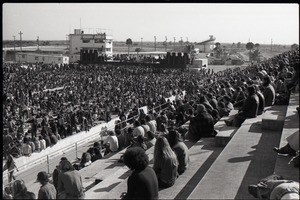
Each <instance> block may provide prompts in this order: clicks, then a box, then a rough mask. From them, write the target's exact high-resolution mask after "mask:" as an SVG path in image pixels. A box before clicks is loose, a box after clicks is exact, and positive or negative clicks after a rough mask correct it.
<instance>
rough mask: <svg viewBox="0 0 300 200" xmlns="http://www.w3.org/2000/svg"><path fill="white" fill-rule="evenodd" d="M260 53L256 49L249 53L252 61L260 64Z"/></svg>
mask: <svg viewBox="0 0 300 200" xmlns="http://www.w3.org/2000/svg"><path fill="white" fill-rule="evenodd" d="M261 56H262V55H261V52H260V51H259V50H258V49H255V50H254V51H253V52H251V53H250V57H251V60H252V61H257V62H260V58H261Z"/></svg>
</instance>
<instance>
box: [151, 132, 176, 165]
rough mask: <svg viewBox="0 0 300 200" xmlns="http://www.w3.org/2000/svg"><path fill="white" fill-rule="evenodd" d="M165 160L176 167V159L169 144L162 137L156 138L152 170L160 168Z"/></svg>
mask: <svg viewBox="0 0 300 200" xmlns="http://www.w3.org/2000/svg"><path fill="white" fill-rule="evenodd" d="M166 158H170V159H171V161H172V164H173V165H176V166H177V165H178V161H177V157H176V154H175V153H174V151H173V150H172V149H171V147H170V144H169V142H168V140H167V138H165V137H164V136H160V137H158V138H157V140H156V142H155V146H154V164H153V168H160V166H161V164H162V163H164V160H165V159H166Z"/></svg>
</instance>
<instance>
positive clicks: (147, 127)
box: [141, 118, 150, 133]
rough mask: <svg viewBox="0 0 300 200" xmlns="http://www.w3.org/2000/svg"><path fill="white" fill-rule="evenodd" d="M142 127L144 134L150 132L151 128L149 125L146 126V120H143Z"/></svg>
mask: <svg viewBox="0 0 300 200" xmlns="http://www.w3.org/2000/svg"><path fill="white" fill-rule="evenodd" d="M141 126H142V128H143V129H144V133H147V132H148V131H150V127H149V125H147V124H146V120H145V119H144V118H143V119H141Z"/></svg>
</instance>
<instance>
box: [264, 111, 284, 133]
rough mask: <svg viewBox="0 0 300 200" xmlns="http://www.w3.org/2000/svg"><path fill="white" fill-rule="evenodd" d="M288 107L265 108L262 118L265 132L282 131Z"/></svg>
mask: <svg viewBox="0 0 300 200" xmlns="http://www.w3.org/2000/svg"><path fill="white" fill-rule="evenodd" d="M286 107H287V106H278V105H273V106H271V107H267V108H265V112H264V113H263V118H262V127H261V128H262V129H263V130H274V131H276V130H282V128H283V125H284V120H285V115H286V110H287V109H286Z"/></svg>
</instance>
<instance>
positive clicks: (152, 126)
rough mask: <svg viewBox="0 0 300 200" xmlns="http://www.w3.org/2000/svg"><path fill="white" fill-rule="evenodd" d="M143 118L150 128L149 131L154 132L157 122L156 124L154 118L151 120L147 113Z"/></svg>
mask: <svg viewBox="0 0 300 200" xmlns="http://www.w3.org/2000/svg"><path fill="white" fill-rule="evenodd" d="M145 120H146V124H147V125H148V126H149V128H150V131H152V133H154V134H155V133H156V129H157V126H156V125H157V124H156V121H155V120H152V119H151V116H150V115H147V116H146V117H145Z"/></svg>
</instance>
